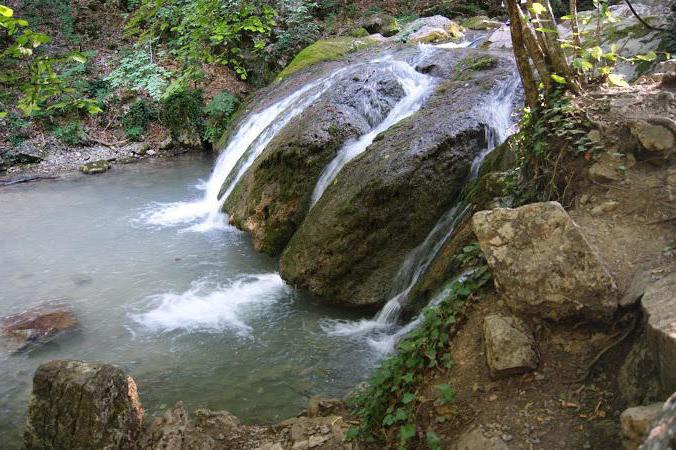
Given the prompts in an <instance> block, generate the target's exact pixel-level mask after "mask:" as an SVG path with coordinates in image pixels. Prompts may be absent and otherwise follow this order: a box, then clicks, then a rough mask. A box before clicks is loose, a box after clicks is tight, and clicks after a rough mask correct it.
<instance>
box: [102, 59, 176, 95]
mask: <svg viewBox="0 0 676 450" xmlns="http://www.w3.org/2000/svg"><path fill="white" fill-rule="evenodd" d="M170 76H171V72H170V71H168V70H167V69H165V68H163V67H161V66H158V65H157V64H155V63H154V62H153V61H152V59H151V56H150V47H149V46H137V47H136V49H135V50H134V51H133V52H132V53H130V54H129V55H127V56H126V57H124V58H122V60H121V61H120V62H119V64H118V67H117V68H116V69H115V70H113V71H112V72H110V74H109V75H108V76H107V77H106V78H105V79H104V81H107V82H108V83H110V87H111V88H112V89H117V88H120V87H123V88H127V89H132V90H133V91H136V92H137V93H140V94H148V95H150V96H151V97H152V98H153V99H155V100H159V98H160V96H161V95H162V94H163V93H164V91H165V89H166V88H167V86H168V85H169V77H170Z"/></svg>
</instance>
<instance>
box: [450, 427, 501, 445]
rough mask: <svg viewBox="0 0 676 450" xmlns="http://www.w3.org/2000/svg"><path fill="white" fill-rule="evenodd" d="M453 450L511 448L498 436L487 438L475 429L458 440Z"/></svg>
mask: <svg viewBox="0 0 676 450" xmlns="http://www.w3.org/2000/svg"><path fill="white" fill-rule="evenodd" d="M453 450H509V446H508V445H507V444H506V443H505V441H503V440H502V439H500V437H498V436H487V435H486V434H484V432H483V431H482V430H481V428H479V427H475V428H473V429H471V430H469V431H467V432H465V433H464V434H463V435H462V436H460V437H459V438H458V440H457V441H456V442H455V444H454V445H453Z"/></svg>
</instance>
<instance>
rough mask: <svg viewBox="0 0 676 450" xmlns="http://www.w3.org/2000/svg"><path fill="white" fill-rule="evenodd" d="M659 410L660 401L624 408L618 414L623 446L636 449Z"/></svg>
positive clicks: (660, 407)
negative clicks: (619, 414) (620, 413)
mask: <svg viewBox="0 0 676 450" xmlns="http://www.w3.org/2000/svg"><path fill="white" fill-rule="evenodd" d="M661 411H662V403H653V404H652V405H648V406H635V407H633V408H627V409H625V410H624V411H623V412H622V415H621V416H620V424H621V425H622V438H623V440H624V448H626V449H627V450H636V449H637V448H638V446H639V445H641V442H642V441H643V439H644V438H645V437H646V435H647V433H648V431H649V429H650V425H651V424H652V423H653V422H654V421H655V419H656V418H657V416H658V415H659V414H660V412H661Z"/></svg>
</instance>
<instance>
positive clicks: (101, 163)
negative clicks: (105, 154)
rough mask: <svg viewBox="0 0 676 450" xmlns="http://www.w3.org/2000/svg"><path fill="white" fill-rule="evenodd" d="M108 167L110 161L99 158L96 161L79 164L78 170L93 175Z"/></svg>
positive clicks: (106, 169)
mask: <svg viewBox="0 0 676 450" xmlns="http://www.w3.org/2000/svg"><path fill="white" fill-rule="evenodd" d="M109 169H110V163H109V162H108V161H106V160H105V159H100V160H98V161H92V162H88V163H85V164H83V165H81V166H80V172H82V173H86V174H87V175H94V174H97V173H103V172H106V171H108V170H109Z"/></svg>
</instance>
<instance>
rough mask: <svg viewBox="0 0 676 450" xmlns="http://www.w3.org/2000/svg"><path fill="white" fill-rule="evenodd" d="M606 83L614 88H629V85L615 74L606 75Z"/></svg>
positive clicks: (620, 76)
mask: <svg viewBox="0 0 676 450" xmlns="http://www.w3.org/2000/svg"><path fill="white" fill-rule="evenodd" d="M608 81H609V82H610V84H613V85H615V86H620V87H629V83H627V82H626V81H625V80H624V78H623V77H622V75H617V74H615V73H610V74H608Z"/></svg>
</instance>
